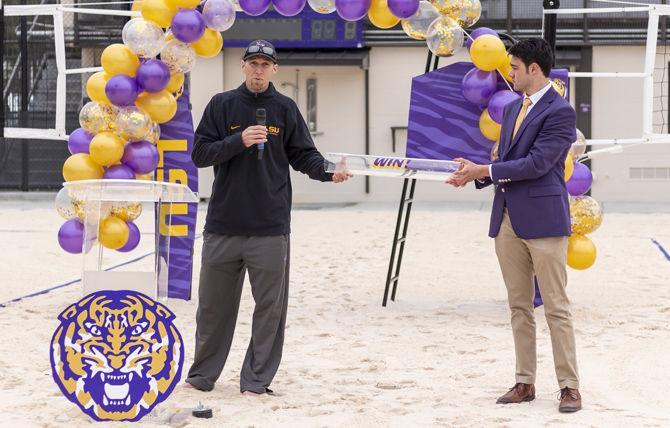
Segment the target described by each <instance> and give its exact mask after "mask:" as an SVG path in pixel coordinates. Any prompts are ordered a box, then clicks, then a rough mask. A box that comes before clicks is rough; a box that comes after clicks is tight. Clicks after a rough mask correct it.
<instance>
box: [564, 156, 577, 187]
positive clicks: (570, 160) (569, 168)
mask: <svg viewBox="0 0 670 428" xmlns="http://www.w3.org/2000/svg"><path fill="white" fill-rule="evenodd" d="M573 172H575V158H574V157H572V153H570V152H568V155H567V156H566V157H565V171H564V173H563V178H564V179H565V181H568V180H570V177H572V173H573Z"/></svg>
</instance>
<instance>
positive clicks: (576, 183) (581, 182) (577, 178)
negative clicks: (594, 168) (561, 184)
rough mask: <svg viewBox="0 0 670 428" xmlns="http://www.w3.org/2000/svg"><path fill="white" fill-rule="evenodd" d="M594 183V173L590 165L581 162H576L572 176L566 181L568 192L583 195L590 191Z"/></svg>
mask: <svg viewBox="0 0 670 428" xmlns="http://www.w3.org/2000/svg"><path fill="white" fill-rule="evenodd" d="M591 184H593V175H592V174H591V170H590V169H589V167H588V166H586V165H584V164H583V163H580V162H575V170H574V171H573V172H572V177H570V179H569V180H568V181H567V183H565V185H566V187H567V188H568V193H570V194H571V195H572V196H581V195H583V194H584V193H586V192H588V191H589V189H590V188H591Z"/></svg>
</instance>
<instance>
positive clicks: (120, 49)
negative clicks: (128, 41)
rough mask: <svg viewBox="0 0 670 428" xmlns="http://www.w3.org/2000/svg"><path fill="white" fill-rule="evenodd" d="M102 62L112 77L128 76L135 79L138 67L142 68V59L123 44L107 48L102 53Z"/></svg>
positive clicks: (115, 44)
mask: <svg viewBox="0 0 670 428" xmlns="http://www.w3.org/2000/svg"><path fill="white" fill-rule="evenodd" d="M100 62H101V63H102V68H103V69H104V70H105V71H106V72H107V74H109V75H110V76H116V75H117V74H126V75H128V76H130V77H135V75H136V74H137V67H139V66H140V59H139V58H138V57H137V55H135V52H133V51H132V49H130V48H129V47H128V46H126V45H124V44H121V43H114V44H113V45H109V46H107V47H106V48H105V50H104V51H102V57H101V58H100Z"/></svg>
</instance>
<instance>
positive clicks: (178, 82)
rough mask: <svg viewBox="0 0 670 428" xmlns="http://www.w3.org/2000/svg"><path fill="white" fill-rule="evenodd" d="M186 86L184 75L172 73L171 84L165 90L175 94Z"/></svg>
mask: <svg viewBox="0 0 670 428" xmlns="http://www.w3.org/2000/svg"><path fill="white" fill-rule="evenodd" d="M182 86H184V73H172V74H171V75H170V82H169V83H168V85H167V87H166V88H165V90H166V91H168V92H170V93H171V94H174V93H176V92H179V90H180V89H181V88H182Z"/></svg>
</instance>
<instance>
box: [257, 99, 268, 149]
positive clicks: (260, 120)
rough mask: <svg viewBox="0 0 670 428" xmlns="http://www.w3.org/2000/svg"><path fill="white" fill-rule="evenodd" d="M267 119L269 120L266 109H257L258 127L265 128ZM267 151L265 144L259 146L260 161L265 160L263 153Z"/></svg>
mask: <svg viewBox="0 0 670 428" xmlns="http://www.w3.org/2000/svg"><path fill="white" fill-rule="evenodd" d="M265 119H267V113H266V112H265V109H264V108H257V109H256V125H262V126H265ZM264 151H265V143H260V144H258V160H261V159H263V152H264Z"/></svg>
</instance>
